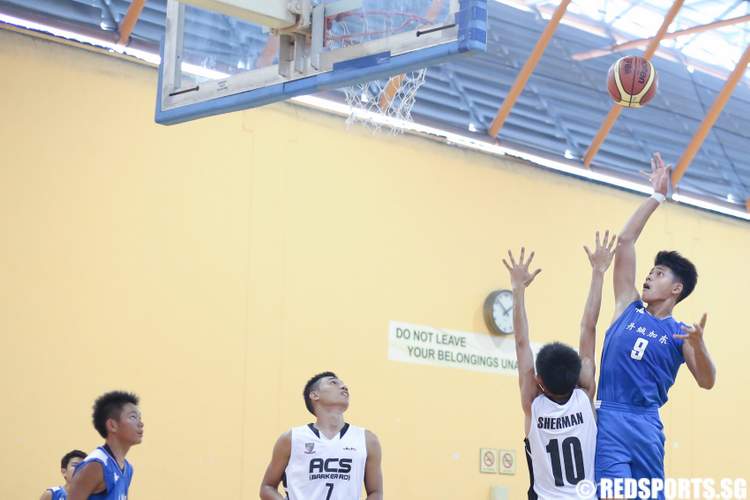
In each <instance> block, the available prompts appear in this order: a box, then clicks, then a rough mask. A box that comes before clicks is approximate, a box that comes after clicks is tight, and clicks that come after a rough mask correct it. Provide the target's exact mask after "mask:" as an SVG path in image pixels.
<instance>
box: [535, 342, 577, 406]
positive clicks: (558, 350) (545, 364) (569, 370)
mask: <svg viewBox="0 0 750 500" xmlns="http://www.w3.org/2000/svg"><path fill="white" fill-rule="evenodd" d="M536 372H537V374H539V377H541V379H542V382H543V383H544V386H545V387H546V388H547V389H548V390H549V391H550V392H551V393H552V394H555V395H557V396H566V395H568V394H570V393H571V392H573V389H575V387H576V384H577V383H578V377H579V375H580V374H581V358H580V357H579V356H578V353H577V352H575V351H574V350H573V348H571V347H569V346H567V345H565V344H562V343H560V342H553V343H551V344H547V345H545V346H544V347H542V348H541V350H540V351H539V354H537V356H536Z"/></svg>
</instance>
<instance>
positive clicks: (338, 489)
mask: <svg viewBox="0 0 750 500" xmlns="http://www.w3.org/2000/svg"><path fill="white" fill-rule="evenodd" d="M303 396H304V398H305V406H307V409H308V410H309V411H310V413H312V414H313V415H315V417H316V422H315V423H314V424H307V425H303V426H299V427H294V428H293V429H292V430H290V431H288V432H286V433H284V434H282V435H281V437H280V438H279V439H278V440H277V441H276V445H275V446H274V449H273V455H272V457H271V463H270V464H269V465H268V468H267V469H266V473H265V475H264V477H263V481H262V483H261V487H260V498H261V499H263V500H284V499H288V500H359V499H360V497H361V494H362V485H363V484H364V485H365V489H366V491H367V499H368V500H382V498H383V474H382V470H381V464H380V457H381V450H380V443H379V442H378V438H377V437H376V436H375V434H373V433H372V432H370V431H368V430H365V429H363V428H361V427H357V426H354V425H350V424H348V423H346V422H344V412H345V411H346V409H347V408H348V407H349V389H348V388H347V387H346V386H345V385H344V383H343V382H342V381H341V380H339V378H338V377H337V376H336V375H335V374H334V373H332V372H323V373H320V374H318V375H315V376H314V377H313V378H311V379H310V380H309V381H308V382H307V384H306V385H305V390H304V393H303ZM282 482H283V486H284V489H285V492H286V496H282V495H281V494H280V493H279V491H278V487H279V484H281V483H282Z"/></svg>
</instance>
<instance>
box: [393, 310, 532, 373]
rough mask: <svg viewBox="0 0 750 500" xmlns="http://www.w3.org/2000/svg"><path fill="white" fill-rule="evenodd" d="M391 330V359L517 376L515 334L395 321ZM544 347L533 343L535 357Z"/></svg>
mask: <svg viewBox="0 0 750 500" xmlns="http://www.w3.org/2000/svg"><path fill="white" fill-rule="evenodd" d="M388 330H389V331H388V359H390V360H391V361H401V362H403V363H416V364H420V365H434V366H448V367H452V368H463V369H465V370H473V371H480V372H488V373H500V374H503V375H517V371H516V370H517V369H516V345H515V339H514V338H513V336H507V337H499V336H494V335H489V334H482V333H467V332H456V331H451V330H442V329H439V328H433V327H431V326H424V325H413V324H411V323H402V322H399V321H391V322H390V326H389V329H388ZM540 347H541V346H540V345H538V344H535V343H533V342H532V343H531V350H532V351H533V352H534V356H535V357H536V353H537V352H538V351H539V348H540Z"/></svg>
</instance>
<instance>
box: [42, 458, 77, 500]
mask: <svg viewBox="0 0 750 500" xmlns="http://www.w3.org/2000/svg"><path fill="white" fill-rule="evenodd" d="M84 458H86V454H85V453H84V452H82V451H81V450H72V451H69V452H68V453H66V454H65V455H64V456H63V457H62V460H60V472H61V473H62V476H63V479H65V484H64V485H63V486H54V487H52V488H47V489H46V490H44V493H42V496H41V498H40V500H65V499H66V498H68V488H69V485H70V480H71V478H72V477H73V472H74V471H75V469H76V466H77V465H78V464H79V463H81V460H83V459H84Z"/></svg>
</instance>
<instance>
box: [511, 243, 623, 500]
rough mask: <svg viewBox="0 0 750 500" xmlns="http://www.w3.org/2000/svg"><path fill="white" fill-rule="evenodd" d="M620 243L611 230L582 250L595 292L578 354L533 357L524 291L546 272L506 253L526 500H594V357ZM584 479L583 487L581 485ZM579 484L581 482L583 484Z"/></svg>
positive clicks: (559, 348)
mask: <svg viewBox="0 0 750 500" xmlns="http://www.w3.org/2000/svg"><path fill="white" fill-rule="evenodd" d="M614 244H615V237H614V235H613V236H612V239H611V240H610V238H609V231H607V233H606V234H605V236H604V241H603V242H602V241H600V238H599V233H598V232H597V233H596V249H595V250H594V251H593V252H591V251H590V250H589V249H588V248H587V247H584V248H585V250H586V254H587V255H588V257H589V261H590V262H591V266H592V277H591V286H590V289H589V295H588V299H587V301H586V307H585V309H584V313H583V318H582V320H581V337H580V346H579V350H580V356H579V354H577V353H576V352H575V351H574V350H573V349H572V348H570V347H568V346H566V345H564V344H561V343H559V342H554V343H551V344H547V345H545V346H544V347H542V349H541V350H540V351H539V354H538V355H537V359H536V370H535V367H534V355H533V353H532V351H531V347H530V345H529V327H528V321H527V318H526V306H525V303H524V300H525V290H526V287H528V286H529V285H530V284H531V282H532V281H534V278H536V276H537V275H538V274H539V273H540V272H541V269H537V270H536V271H534V272H533V273H532V272H530V271H529V264H530V263H531V261H532V259H533V258H534V252H532V253H531V255H530V256H529V258H528V260H526V261H524V254H525V249H524V248H521V255H520V258H519V262H516V261H515V259H514V258H513V254H512V253H511V252H510V251H508V257H509V259H510V264H509V263H508V262H507V261H506V260H505V259H503V264H505V267H506V268H507V269H508V271H509V272H510V278H511V285H512V289H513V331H514V334H515V339H516V356H517V359H518V365H517V366H518V383H519V387H520V391H521V406H522V408H523V412H524V416H525V419H524V429H525V432H526V439H525V447H526V458H527V461H528V465H529V475H530V482H531V485H530V487H529V491H528V498H529V499H530V500H533V499H544V500H568V499H571V500H572V499H579V498H593V497H594V496H595V494H596V491H595V486H594V482H593V481H594V456H595V453H596V417H595V411H594V403H593V401H594V395H595V392H596V383H595V379H594V374H595V364H594V351H595V345H596V321H597V319H598V317H599V309H600V307H601V297H602V285H603V282H604V273H605V271H606V270H607V268H608V267H609V265H610V264H611V262H612V257H613V256H614V251H613V249H614ZM583 481H586V482H585V483H582V482H583ZM579 483H581V484H579Z"/></svg>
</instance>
